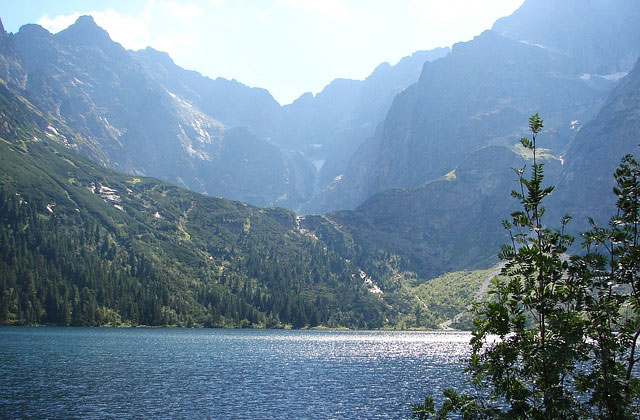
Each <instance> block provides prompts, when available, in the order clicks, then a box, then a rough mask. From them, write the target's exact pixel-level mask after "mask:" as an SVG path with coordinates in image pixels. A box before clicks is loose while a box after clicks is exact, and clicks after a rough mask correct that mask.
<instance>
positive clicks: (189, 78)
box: [130, 47, 280, 138]
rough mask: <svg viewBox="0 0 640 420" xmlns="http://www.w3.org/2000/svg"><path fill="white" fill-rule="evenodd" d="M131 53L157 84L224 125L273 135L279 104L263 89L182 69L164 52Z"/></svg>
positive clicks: (260, 135) (151, 49)
mask: <svg viewBox="0 0 640 420" xmlns="http://www.w3.org/2000/svg"><path fill="white" fill-rule="evenodd" d="M130 54H131V55H132V56H133V57H134V58H135V59H136V60H137V61H138V62H139V63H140V64H141V65H142V66H143V67H144V69H145V71H146V73H147V75H148V76H149V77H151V78H152V79H153V80H155V81H156V82H157V83H158V84H159V85H160V86H162V87H163V88H164V89H166V90H167V91H168V92H171V93H173V94H175V95H177V96H178V97H180V98H182V99H183V100H185V101H187V102H189V103H191V104H193V105H194V106H196V107H197V108H198V109H199V110H200V111H202V112H203V113H205V114H206V115H208V116H210V117H211V118H214V119H216V120H218V121H220V122H222V123H223V124H224V125H225V126H228V127H248V128H250V129H251V130H252V131H253V132H255V133H256V134H257V135H258V136H259V137H261V138H269V137H273V136H274V134H275V125H276V124H277V121H278V119H279V117H280V104H278V102H277V101H276V100H275V99H273V97H272V96H271V94H270V93H269V92H268V91H266V90H265V89H260V88H250V87H248V86H245V85H243V84H242V83H240V82H237V81H236V80H226V79H224V78H221V77H218V78H216V79H210V78H208V77H205V76H203V75H201V74H200V73H198V72H196V71H190V70H185V69H183V68H182V67H180V66H177V65H176V64H175V63H174V62H173V60H172V59H171V57H169V55H168V54H167V53H165V52H161V51H157V50H154V49H153V48H150V47H147V48H146V49H144V50H139V51H132V52H130Z"/></svg>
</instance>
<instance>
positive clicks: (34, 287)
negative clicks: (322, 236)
mask: <svg viewBox="0 0 640 420" xmlns="http://www.w3.org/2000/svg"><path fill="white" fill-rule="evenodd" d="M0 115H1V116H2V121H3V124H2V125H1V126H0V238H1V240H0V273H2V275H0V323H2V324H7V323H9V324H13V323H53V324H68V323H72V324H86V325H104V324H129V325H135V324H147V325H167V324H169V325H171V324H177V325H208V326H240V325H246V326H249V325H254V326H277V325H282V324H290V325H293V326H294V327H302V326H305V325H307V326H315V325H328V326H350V327H359V328H375V327H381V326H384V325H394V324H395V323H396V322H397V320H398V318H399V316H401V311H402V310H408V311H410V308H411V307H410V306H409V305H410V302H409V301H410V297H409V296H407V295H406V292H405V291H398V292H394V290H392V288H391V285H392V284H393V283H392V282H390V281H389V280H387V279H386V278H380V282H379V283H373V282H372V281H371V280H369V281H368V282H367V281H364V280H365V279H366V277H361V273H363V272H365V270H366V271H369V272H380V273H382V272H384V271H385V270H387V269H383V268H376V267H377V266H382V267H387V263H386V262H385V261H386V260H385V259H384V258H373V257H367V256H365V255H364V254H357V253H355V251H353V250H352V251H351V254H349V255H350V256H351V259H345V254H344V253H343V252H342V251H343V250H342V249H338V248H337V245H338V241H333V242H332V243H331V244H330V243H327V242H323V241H321V240H319V239H317V236H316V235H315V234H314V233H312V232H309V231H307V230H304V229H302V228H301V227H299V222H298V221H297V219H296V217H295V214H294V213H291V212H289V211H286V210H282V209H259V208H255V207H252V206H249V205H246V204H244V203H238V202H231V201H228V200H224V199H217V198H211V197H205V196H201V195H199V194H195V193H192V192H189V191H186V190H183V189H180V188H178V187H175V186H172V185H170V184H166V183H163V182H161V181H158V180H155V179H151V178H143V177H135V176H131V175H124V174H118V173H115V172H113V171H111V170H108V169H104V168H101V167H100V166H98V165H96V164H95V163H93V162H91V161H89V160H87V159H85V158H82V157H80V156H79V155H77V154H75V153H73V152H72V151H70V150H69V149H68V148H67V147H65V146H64V145H63V143H62V139H63V138H67V137H71V136H72V134H71V133H70V132H69V131H68V129H67V128H66V127H64V126H60V128H59V129H58V130H56V131H55V133H54V132H53V131H52V130H51V129H48V127H50V123H49V121H48V119H47V118H46V117H45V116H44V115H43V114H42V113H40V112H39V111H37V110H36V109H35V108H34V107H33V106H32V105H31V104H30V103H29V102H28V101H27V100H26V99H24V98H22V97H19V96H15V95H14V94H13V93H12V92H11V91H10V90H9V89H8V88H7V87H6V86H5V85H4V84H1V85H0ZM63 136H64V137H63ZM319 226H320V227H322V228H323V229H325V230H326V231H327V232H328V231H331V230H332V229H333V227H332V226H331V225H329V224H327V223H320V224H319ZM333 244H336V245H335V246H334V245H333ZM358 255H360V256H358ZM356 260H357V261H358V262H356ZM388 277H389V276H387V278H388ZM388 286H389V287H388ZM382 290H384V292H383V293H380V292H381V291H382ZM387 290H389V291H388V293H387ZM386 299H391V301H393V302H394V303H395V302H396V301H400V302H409V303H405V304H404V305H405V307H407V308H409V309H406V308H404V309H403V308H402V307H400V305H395V304H394V306H391V305H390V304H389V303H388V302H387V301H386Z"/></svg>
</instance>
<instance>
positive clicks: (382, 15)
mask: <svg viewBox="0 0 640 420" xmlns="http://www.w3.org/2000/svg"><path fill="white" fill-rule="evenodd" d="M523 1H524V0H179V1H178V0H109V1H107V0H37V1H36V0H22V1H16V0H0V19H2V23H3V24H4V27H5V30H6V31H8V32H13V33H15V32H17V31H18V30H19V28H20V26H22V25H24V24H27V23H38V24H39V25H41V26H43V27H45V28H46V29H48V30H49V31H50V32H52V33H56V32H59V31H61V30H63V29H65V28H66V27H67V26H69V25H70V24H72V23H73V22H74V21H75V20H76V19H77V18H78V16H81V15H84V14H89V15H92V16H93V17H94V19H95V21H96V23H97V24H98V25H99V26H101V27H102V28H104V29H106V30H107V32H109V35H110V36H111V38H112V39H113V40H114V41H116V42H119V43H120V44H122V46H124V47H125V48H127V49H132V50H138V49H143V48H146V47H147V46H151V47H153V48H155V49H157V50H160V51H165V52H167V53H169V55H170V56H171V57H172V58H173V60H174V61H175V63H176V64H178V65H179V66H181V67H183V68H186V69H188V70H196V71H198V72H200V73H201V74H203V75H205V76H208V77H211V78H216V77H224V78H226V79H236V80H238V81H239V82H241V83H244V84H246V85H248V86H252V87H261V88H265V89H267V90H269V92H270V93H271V94H272V95H273V96H274V98H275V99H276V100H277V101H278V102H280V103H281V104H282V105H284V104H288V103H291V102H292V101H293V100H295V99H296V98H298V97H299V96H300V95H302V94H303V93H305V92H312V93H314V94H315V93H318V92H320V91H321V90H322V89H323V88H324V87H325V86H326V85H327V84H329V83H330V82H331V81H332V80H333V79H336V78H348V79H364V78H365V77H367V76H368V75H369V74H371V72H372V71H373V70H374V69H375V68H376V67H377V66H378V65H379V64H381V63H383V62H388V63H390V64H392V65H393V64H396V63H397V62H398V61H399V60H400V59H401V58H402V57H405V56H408V55H411V54H412V53H413V52H415V51H420V50H429V49H433V48H437V47H444V46H451V45H453V44H454V43H456V42H463V41H468V40H470V39H472V38H473V37H474V36H475V35H479V34H480V33H482V32H483V31H484V30H486V29H490V28H491V26H492V25H493V22H495V20H496V19H498V18H500V17H502V16H508V15H510V14H511V13H513V12H514V11H515V10H516V9H517V8H518V7H520V5H521V4H522V3H523Z"/></svg>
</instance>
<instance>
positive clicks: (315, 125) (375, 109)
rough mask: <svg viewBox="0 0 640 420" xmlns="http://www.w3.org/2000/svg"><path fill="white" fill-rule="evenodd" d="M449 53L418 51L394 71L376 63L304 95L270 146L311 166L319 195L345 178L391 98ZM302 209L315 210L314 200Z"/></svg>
mask: <svg viewBox="0 0 640 420" xmlns="http://www.w3.org/2000/svg"><path fill="white" fill-rule="evenodd" d="M449 51H450V50H449V48H437V49H434V50H430V51H418V52H415V53H413V54H412V55H411V56H408V57H404V58H403V59H402V60H400V61H399V62H398V63H397V64H396V65H394V66H391V65H390V64H389V63H382V64H380V65H379V66H378V67H377V68H376V69H375V70H374V71H373V73H371V75H369V76H368V77H367V78H366V79H364V80H350V79H336V80H334V81H333V82H331V83H330V84H329V85H328V86H326V87H325V88H324V89H323V90H322V92H320V93H318V94H317V95H315V96H313V95H312V94H311V93H306V94H304V95H302V96H301V97H300V98H298V99H297V100H296V101H294V102H293V103H292V104H290V105H286V106H284V107H283V108H282V117H281V121H280V131H279V133H278V135H277V136H274V138H273V141H274V142H276V144H278V145H279V146H280V147H282V148H283V149H285V150H296V151H300V152H301V153H302V154H303V155H304V156H305V157H306V158H307V159H308V160H309V161H310V162H311V163H313V165H314V166H315V168H316V170H317V177H316V181H315V183H314V186H315V191H316V192H318V191H321V190H322V189H323V188H325V187H326V186H327V185H329V184H331V183H332V182H333V180H334V179H335V178H336V177H338V176H340V175H341V174H343V173H344V171H345V169H346V165H347V163H348V162H349V158H350V157H351V156H352V155H353V153H354V152H355V150H356V149H357V148H358V146H359V145H360V144H362V142H363V141H364V140H366V139H367V138H368V137H371V136H372V135H373V134H374V133H375V130H376V127H377V126H378V125H379V124H380V123H381V122H382V121H383V120H384V116H385V115H386V114H387V112H388V111H389V107H390V106H391V102H392V101H393V98H394V97H395V96H396V95H397V94H398V93H400V92H402V91H403V90H404V89H406V88H407V87H408V86H410V85H412V84H413V83H415V82H416V81H417V80H418V78H419V76H420V73H421V72H422V67H423V65H424V63H425V62H427V61H434V60H437V59H439V58H441V57H444V56H446V55H447V54H448V53H449ZM302 210H303V211H304V212H313V211H316V210H317V208H316V203H315V201H314V199H312V200H310V202H308V203H305V204H304V205H303V206H302Z"/></svg>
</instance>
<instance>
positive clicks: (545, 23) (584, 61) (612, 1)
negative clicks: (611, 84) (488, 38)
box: [493, 0, 640, 77]
mask: <svg viewBox="0 0 640 420" xmlns="http://www.w3.org/2000/svg"><path fill="white" fill-rule="evenodd" d="M638 22H640V8H639V7H638V2H637V1H635V0H563V1H554V0H527V1H525V2H524V4H523V5H522V6H521V7H520V8H519V9H518V10H516V11H515V12H514V13H513V15H511V16H507V17H504V18H501V19H498V21H496V23H495V24H494V25H493V30H494V31H496V32H498V33H499V34H501V35H503V36H505V37H507V38H511V39H513V40H516V41H523V42H527V43H529V44H537V45H541V46H543V47H544V48H547V49H549V50H551V51H553V52H555V53H557V54H560V55H564V56H567V57H569V58H571V60H572V62H574V63H575V65H576V70H578V71H581V72H584V73H587V74H590V73H594V74H600V75H611V77H619V76H616V73H620V72H627V71H629V70H630V69H631V67H633V65H634V63H635V60H636V59H637V58H638V56H639V55H640V25H638Z"/></svg>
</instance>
